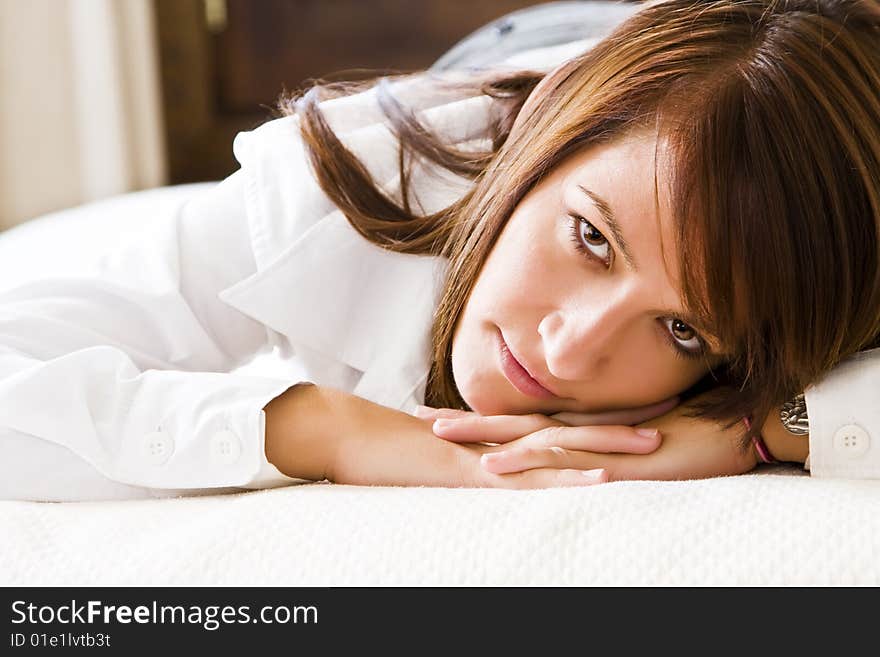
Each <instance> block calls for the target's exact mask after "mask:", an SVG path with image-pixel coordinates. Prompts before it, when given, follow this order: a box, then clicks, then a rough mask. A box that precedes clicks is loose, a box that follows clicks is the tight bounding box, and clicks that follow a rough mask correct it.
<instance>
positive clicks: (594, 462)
mask: <svg viewBox="0 0 880 657" xmlns="http://www.w3.org/2000/svg"><path fill="white" fill-rule="evenodd" d="M667 403H668V402H667ZM688 408H689V405H682V406H678V407H675V408H672V409H669V410H667V411H666V412H664V413H663V414H662V415H660V416H657V417H653V418H651V419H650V421H649V422H645V421H642V422H641V423H640V424H638V425H637V426H636V427H623V426H600V423H598V422H596V418H595V416H594V418H593V420H592V423H591V424H587V425H584V426H580V425H574V423H573V422H572V423H571V424H567V425H566V424H565V423H561V422H560V421H559V420H558V418H557V417H556V416H550V417H548V416H544V415H541V414H535V415H525V416H517V415H513V416H487V417H482V416H479V415H477V414H476V413H467V412H463V411H450V410H449V409H432V410H431V411H423V412H422V413H421V416H422V417H423V418H425V419H432V416H437V417H446V418H449V419H452V418H455V419H456V420H457V424H458V426H455V425H453V428H452V429H448V430H442V429H441V430H439V431H435V433H436V434H438V435H441V437H443V438H445V439H447V440H454V441H456V442H457V443H471V442H478V441H490V442H494V443H500V444H499V445H495V446H491V447H487V448H486V449H487V452H488V453H490V454H492V455H491V456H489V455H487V456H484V457H482V460H481V464H482V465H483V467H484V468H485V469H486V470H487V471H490V472H493V473H495V474H499V475H500V474H508V473H514V472H527V471H528V470H529V469H530V468H548V467H556V468H576V469H594V468H603V469H605V470H606V474H607V477H608V480H609V481H614V480H621V479H698V478H703V477H714V476H721V475H730V474H742V473H744V472H748V471H749V470H752V469H753V468H754V467H755V465H757V462H758V461H757V455H756V453H755V451H754V449H749V450H747V451H745V452H743V451H742V450H740V449H739V447H738V440H739V437H740V436H741V435H742V433H743V431H744V427H742V426H739V425H734V427H732V428H731V429H728V430H724V429H722V427H721V426H720V425H718V424H716V423H714V422H712V421H710V420H702V419H694V418H689V417H686V416H685V412H686V411H687V410H688ZM646 410H648V411H649V410H650V407H647V409H646ZM624 413H626V412H624ZM557 415H562V414H557ZM567 415H568V417H567V419H568V420H569V421H572V420H577V419H578V418H576V417H574V415H575V414H567ZM608 415H610V414H608ZM604 416H606V414H602V416H600V417H599V419H610V418H609V417H604ZM587 417H588V416H587ZM582 419H583V418H582ZM648 425H650V427H649V426H648ZM638 428H656V429H658V430H659V433H660V435H661V436H662V444H661V438H660V437H659V436H658V437H655V438H653V439H651V438H646V437H642V438H641V439H639V438H638V437H637V434H635V431H634V429H638ZM621 452H629V453H621Z"/></svg>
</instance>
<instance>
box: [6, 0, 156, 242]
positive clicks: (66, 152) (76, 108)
mask: <svg viewBox="0 0 880 657" xmlns="http://www.w3.org/2000/svg"><path fill="white" fill-rule="evenodd" d="M165 181H166V171H165V154H164V140H163V126H162V117H161V102H160V83H159V73H158V53H157V47H156V30H155V24H154V17H153V12H152V4H151V1H150V0H0V228H8V227H11V226H13V225H15V224H18V223H20V222H22V221H26V220H28V219H31V218H34V217H36V216H39V215H42V214H45V213H47V212H50V211H53V210H58V209H62V208H66V207H70V206H74V205H79V204H81V203H85V202H87V201H92V200H96V199H99V198H103V197H106V196H111V195H115V194H121V193H124V192H128V191H132V190H136V189H144V188H148V187H156V186H159V185H163V184H165Z"/></svg>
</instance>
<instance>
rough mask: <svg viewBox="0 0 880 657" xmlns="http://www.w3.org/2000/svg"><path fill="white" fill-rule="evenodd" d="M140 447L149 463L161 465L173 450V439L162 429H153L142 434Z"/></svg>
mask: <svg viewBox="0 0 880 657" xmlns="http://www.w3.org/2000/svg"><path fill="white" fill-rule="evenodd" d="M141 448H142V451H143V454H144V458H145V459H146V460H147V461H148V462H149V463H152V464H153V465H162V464H163V463H165V461H167V460H168V458H169V457H170V456H171V453H172V452H174V440H172V438H171V436H170V435H168V434H167V433H165V432H164V431H154V432H153V433H148V434H147V435H146V436H144V440H143V443H142V446H141Z"/></svg>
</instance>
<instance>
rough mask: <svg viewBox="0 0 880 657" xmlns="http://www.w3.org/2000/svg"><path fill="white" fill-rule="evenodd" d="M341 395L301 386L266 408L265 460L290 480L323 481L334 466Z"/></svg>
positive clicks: (310, 386)
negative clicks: (335, 431)
mask: <svg viewBox="0 0 880 657" xmlns="http://www.w3.org/2000/svg"><path fill="white" fill-rule="evenodd" d="M340 401H341V400H340V392H339V391H337V390H334V389H332V388H324V387H321V386H318V385H314V384H299V385H296V386H293V387H291V388H289V389H288V390H286V391H285V392H284V393H283V394H281V395H279V396H278V397H276V398H275V399H273V400H272V401H271V402H269V403H268V404H267V405H266V406H265V407H264V409H263V410H264V412H265V413H266V458H267V459H268V461H269V462H270V463H271V464H272V465H274V466H275V467H276V468H278V469H279V470H280V471H281V472H282V473H283V474H285V475H287V476H288V477H298V478H302V479H311V480H314V481H320V480H322V479H325V478H327V473H328V469H329V467H330V464H331V463H332V462H333V458H334V454H333V450H334V448H335V439H336V435H338V433H334V431H333V430H332V427H334V426H338V425H337V424H335V423H336V422H338V421H339V420H341V418H339V415H340V414H341V413H342V412H343V406H342V404H341V403H340Z"/></svg>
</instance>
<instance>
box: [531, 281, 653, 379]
mask: <svg viewBox="0 0 880 657" xmlns="http://www.w3.org/2000/svg"><path fill="white" fill-rule="evenodd" d="M637 296H638V290H636V289H634V288H630V289H627V290H619V291H618V293H615V294H613V295H608V296H604V297H598V296H596V295H595V294H593V295H591V296H590V298H589V299H588V300H587V301H586V302H584V301H580V302H573V303H569V304H566V305H564V306H562V307H558V308H556V309H554V311H553V312H551V313H550V314H548V315H547V316H546V317H544V318H543V319H542V320H541V323H540V324H539V325H538V333H539V334H540V336H541V339H542V341H543V345H544V357H545V359H546V361H547V368H548V369H549V371H550V375H551V376H553V377H555V378H558V379H563V380H567V381H578V380H582V381H585V380H591V379H594V378H596V377H598V376H600V375H601V374H602V372H603V370H605V369H606V368H607V366H608V363H609V362H610V361H611V359H612V356H613V353H614V351H615V350H616V349H618V348H620V346H621V345H623V344H626V343H627V333H628V331H629V330H630V329H631V328H632V326H633V323H634V322H635V320H636V319H637V318H638V316H639V315H640V314H641V310H640V309H639V302H638V299H637V298H636V297H637Z"/></svg>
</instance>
